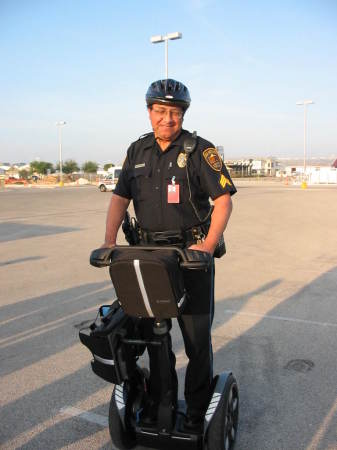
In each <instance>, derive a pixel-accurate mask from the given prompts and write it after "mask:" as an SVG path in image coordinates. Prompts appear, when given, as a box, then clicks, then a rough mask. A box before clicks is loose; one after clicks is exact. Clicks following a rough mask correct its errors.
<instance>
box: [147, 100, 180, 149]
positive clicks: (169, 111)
mask: <svg viewBox="0 0 337 450" xmlns="http://www.w3.org/2000/svg"><path fill="white" fill-rule="evenodd" d="M148 111H149V116H150V120H151V125H152V129H153V131H154V135H155V137H156V138H159V139H162V140H164V141H170V142H172V141H173V140H174V139H175V138H176V137H177V136H178V134H179V132H180V130H181V127H182V124H183V117H184V113H183V110H182V109H181V108H180V107H179V106H167V105H161V104H154V105H152V106H150V107H149V108H148Z"/></svg>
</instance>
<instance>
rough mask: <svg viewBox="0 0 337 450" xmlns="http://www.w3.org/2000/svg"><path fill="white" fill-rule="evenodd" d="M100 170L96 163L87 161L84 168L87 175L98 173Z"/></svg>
mask: <svg viewBox="0 0 337 450" xmlns="http://www.w3.org/2000/svg"><path fill="white" fill-rule="evenodd" d="M97 169H98V164H97V163H95V162H94V161H86V162H85V163H84V164H83V166H82V170H83V172H85V173H96V172H97Z"/></svg>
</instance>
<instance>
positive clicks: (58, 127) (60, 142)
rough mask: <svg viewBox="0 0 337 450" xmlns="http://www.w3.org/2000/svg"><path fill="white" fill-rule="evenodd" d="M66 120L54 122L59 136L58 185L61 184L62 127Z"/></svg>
mask: <svg viewBox="0 0 337 450" xmlns="http://www.w3.org/2000/svg"><path fill="white" fill-rule="evenodd" d="M66 123H67V122H64V121H63V120H61V121H59V122H56V126H57V129H58V136H59V160H60V186H61V187H62V186H63V173H62V127H63V126H64V125H65V124H66Z"/></svg>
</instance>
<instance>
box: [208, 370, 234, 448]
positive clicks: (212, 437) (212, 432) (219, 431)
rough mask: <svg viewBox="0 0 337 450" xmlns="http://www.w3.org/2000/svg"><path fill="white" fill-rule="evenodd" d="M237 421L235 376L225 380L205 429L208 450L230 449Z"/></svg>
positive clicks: (232, 445)
mask: <svg viewBox="0 0 337 450" xmlns="http://www.w3.org/2000/svg"><path fill="white" fill-rule="evenodd" d="M238 422H239V389H238V385H237V383H236V380H235V378H234V377H233V376H232V375H230V376H229V377H228V380H227V381H226V385H225V389H224V391H223V394H222V396H221V400H220V403H219V405H218V408H217V410H216V412H215V414H214V416H213V418H212V420H211V423H210V424H209V427H208V430H207V448H208V449H209V450H224V449H225V450H232V449H233V448H234V445H235V440H236V435H237V429H238Z"/></svg>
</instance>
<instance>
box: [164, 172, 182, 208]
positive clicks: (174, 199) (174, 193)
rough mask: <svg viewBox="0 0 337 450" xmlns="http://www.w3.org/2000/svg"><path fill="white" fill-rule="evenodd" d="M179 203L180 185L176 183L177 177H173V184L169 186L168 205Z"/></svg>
mask: <svg viewBox="0 0 337 450" xmlns="http://www.w3.org/2000/svg"><path fill="white" fill-rule="evenodd" d="M179 202H180V198H179V184H177V183H176V182H175V177H172V181H171V183H170V184H169V185H168V186H167V203H179Z"/></svg>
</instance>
